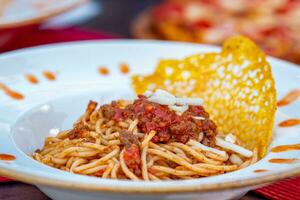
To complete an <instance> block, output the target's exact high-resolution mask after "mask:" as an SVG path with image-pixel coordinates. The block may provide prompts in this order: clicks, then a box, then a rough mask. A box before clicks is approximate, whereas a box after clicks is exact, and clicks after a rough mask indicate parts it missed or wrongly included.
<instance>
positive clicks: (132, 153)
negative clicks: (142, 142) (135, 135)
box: [124, 144, 142, 174]
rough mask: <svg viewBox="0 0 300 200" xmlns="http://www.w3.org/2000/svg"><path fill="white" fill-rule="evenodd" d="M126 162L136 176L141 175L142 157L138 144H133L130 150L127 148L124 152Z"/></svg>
mask: <svg viewBox="0 0 300 200" xmlns="http://www.w3.org/2000/svg"><path fill="white" fill-rule="evenodd" d="M124 160H125V163H126V165H127V167H128V168H129V169H131V170H133V171H134V173H135V174H140V173H141V171H140V166H141V163H142V161H141V155H140V149H139V146H138V145H136V144H132V145H131V146H130V147H129V148H126V150H125V151H124Z"/></svg>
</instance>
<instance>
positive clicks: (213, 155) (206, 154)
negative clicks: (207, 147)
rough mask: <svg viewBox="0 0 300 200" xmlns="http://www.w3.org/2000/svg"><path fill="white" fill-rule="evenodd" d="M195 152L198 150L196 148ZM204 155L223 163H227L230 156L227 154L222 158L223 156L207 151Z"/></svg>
mask: <svg viewBox="0 0 300 200" xmlns="http://www.w3.org/2000/svg"><path fill="white" fill-rule="evenodd" d="M192 148H193V147H192ZM193 149H194V148H193ZM195 150H196V151H197V148H195ZM204 154H205V156H207V157H209V158H212V159H214V160H218V161H222V162H224V161H227V160H228V159H229V156H228V154H226V155H225V156H221V155H219V154H216V153H213V152H211V151H205V152H204Z"/></svg>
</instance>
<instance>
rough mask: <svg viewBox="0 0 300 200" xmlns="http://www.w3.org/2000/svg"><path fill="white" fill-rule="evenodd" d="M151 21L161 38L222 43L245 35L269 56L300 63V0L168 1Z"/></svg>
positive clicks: (152, 16)
mask: <svg viewBox="0 0 300 200" xmlns="http://www.w3.org/2000/svg"><path fill="white" fill-rule="evenodd" d="M148 18H149V20H148V21H149V24H148V29H149V30H151V33H152V35H153V36H155V38H158V39H166V40H176V41H189V42H198V43H208V44H221V43H222V42H224V41H225V39H227V38H228V37H230V36H233V35H245V36H247V37H249V38H251V39H252V40H254V41H255V42H256V43H257V44H259V45H260V47H261V48H263V49H264V51H265V52H266V53H267V54H269V55H272V56H276V57H279V58H283V59H287V60H289V61H292V62H296V63H300V0H235V1H232V0H168V1H163V2H162V3H161V4H159V5H157V6H155V7H154V8H152V9H151V12H150V13H149V14H148ZM135 35H136V36H137V37H143V36H142V35H139V34H135Z"/></svg>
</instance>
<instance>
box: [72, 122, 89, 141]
mask: <svg viewBox="0 0 300 200" xmlns="http://www.w3.org/2000/svg"><path fill="white" fill-rule="evenodd" d="M68 137H69V139H71V140H72V139H77V138H87V137H89V127H88V126H86V125H84V124H83V123H81V122H79V123H77V124H75V126H74V128H73V129H72V130H71V131H70V132H69V136H68Z"/></svg>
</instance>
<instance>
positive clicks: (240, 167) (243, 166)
mask: <svg viewBox="0 0 300 200" xmlns="http://www.w3.org/2000/svg"><path fill="white" fill-rule="evenodd" d="M250 163H251V159H249V160H246V161H245V162H243V163H242V164H241V165H240V166H239V168H238V169H243V168H245V167H248V166H249V165H250Z"/></svg>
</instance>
